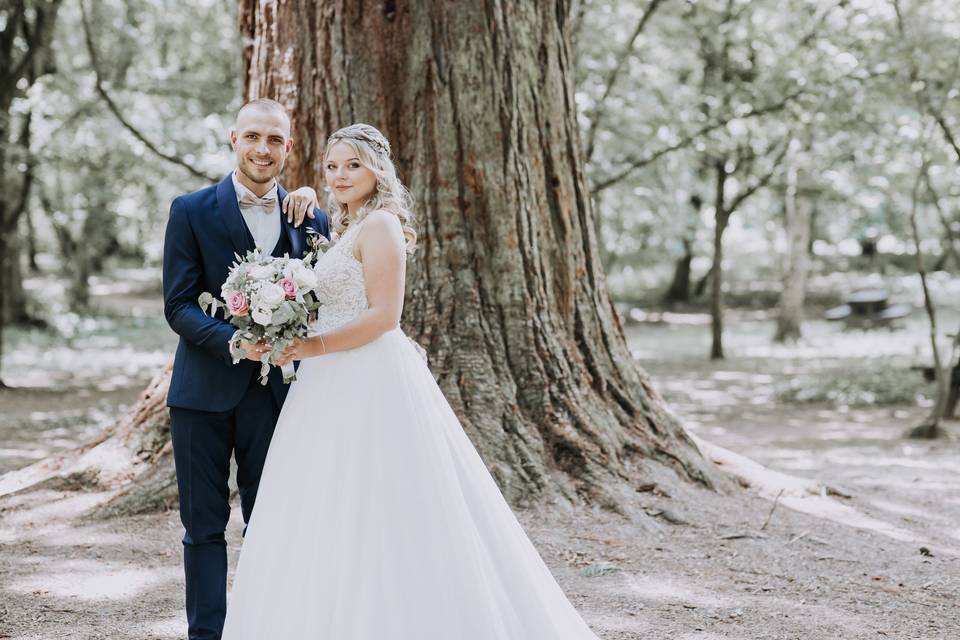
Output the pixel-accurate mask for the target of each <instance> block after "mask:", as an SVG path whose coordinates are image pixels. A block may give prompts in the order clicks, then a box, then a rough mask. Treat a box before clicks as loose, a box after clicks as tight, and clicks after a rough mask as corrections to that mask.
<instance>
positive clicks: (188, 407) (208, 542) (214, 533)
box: [163, 175, 329, 640]
mask: <svg viewBox="0 0 960 640" xmlns="http://www.w3.org/2000/svg"><path fill="white" fill-rule="evenodd" d="M278 196H279V199H280V201H281V202H282V201H283V198H284V197H286V192H285V191H284V190H283V188H282V187H280V188H278ZM314 215H315V216H316V218H315V219H314V220H310V219H309V218H308V219H307V220H306V221H305V222H304V224H303V225H302V226H301V227H300V228H299V229H298V228H295V227H294V226H293V225H291V224H288V223H287V221H286V216H283V215H281V220H282V221H281V225H282V226H283V229H282V232H281V234H280V241H279V242H278V243H277V246H276V247H275V248H274V250H273V255H275V256H282V255H284V254H289V255H290V256H291V257H295V258H299V257H302V256H303V254H304V253H306V250H307V248H308V243H307V237H306V227H308V226H309V227H312V228H313V229H314V230H316V231H317V232H319V233H321V234H323V235H324V236H327V237H329V228H328V221H327V216H326V214H325V213H323V212H322V211H319V210H315V211H314ZM253 248H254V242H253V237H252V236H251V235H250V232H249V230H248V229H247V225H246V223H245V222H244V220H243V216H242V215H241V214H240V207H239V205H238V204H237V195H236V191H235V190H234V187H233V179H232V177H231V176H230V175H228V176H227V177H226V178H224V179H223V180H222V181H221V182H220V183H219V184H217V185H214V186H211V187H207V188H206V189H201V190H200V191H195V192H194V193H191V194H187V195H183V196H180V197H178V198H177V199H176V200H174V201H173V204H172V205H171V206H170V219H169V221H168V222H167V231H166V237H165V238H164V247H163V299H164V315H165V316H166V318H167V322H168V323H169V324H170V327H171V328H172V329H173V330H174V331H175V332H176V333H177V334H179V336H180V344H179V345H178V346H177V355H176V358H175V360H174V364H173V377H172V378H171V381H170V390H169V392H168V395H167V406H168V407H170V431H171V435H172V438H173V453H174V460H175V462H176V467H177V486H178V489H179V492H180V519H181V521H182V522H183V526H184V530H185V532H184V536H183V544H184V571H185V576H186V598H187V602H186V607H187V621H188V624H189V628H190V631H189V637H190V639H191V640H219V638H220V634H221V631H222V629H223V620H224V616H225V614H226V588H227V587H226V585H227V551H226V541H225V539H224V531H225V529H226V526H227V521H228V520H229V518H230V493H229V489H228V487H227V481H228V479H229V475H230V456H231V454H235V456H236V459H237V467H238V469H237V485H238V487H239V489H240V507H241V512H242V514H243V520H244V522H247V521H249V518H250V513H251V512H252V510H253V504H254V501H255V500H256V494H257V487H258V485H259V482H260V473H261V471H262V470H263V462H264V460H265V459H266V455H267V449H268V447H269V445H270V438H271V437H272V435H273V429H274V426H275V425H276V422H277V417H278V416H279V414H280V407H281V406H282V405H283V401H284V399H285V398H286V395H287V390H288V388H289V386H288V385H286V384H284V383H283V380H282V376H281V373H280V371H279V369H278V368H277V367H271V370H270V379H269V384H267V385H266V386H263V385H261V384H260V381H259V376H258V375H257V373H258V371H259V369H260V364H259V363H255V362H252V361H250V360H241V361H240V362H239V363H237V364H233V360H232V358H231V356H230V347H229V340H230V338H231V337H232V336H233V333H234V331H235V330H236V328H235V327H234V326H233V325H231V324H230V323H229V322H227V321H226V320H224V319H223V318H222V313H221V314H218V316H217V317H210V316H209V315H207V314H206V313H205V312H204V311H203V310H202V309H201V308H200V305H199V303H198V302H197V299H198V298H199V297H200V294H201V293H203V292H204V291H208V292H210V293H212V294H214V295H215V296H218V297H219V295H220V287H221V286H222V285H223V283H224V281H225V280H226V279H227V274H228V272H229V270H230V266H231V265H232V264H233V262H234V261H235V256H234V254H235V253H237V254H239V255H241V256H243V255H245V254H246V252H247V251H250V250H252V249H253Z"/></svg>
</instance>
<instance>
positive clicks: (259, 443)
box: [170, 375, 280, 640]
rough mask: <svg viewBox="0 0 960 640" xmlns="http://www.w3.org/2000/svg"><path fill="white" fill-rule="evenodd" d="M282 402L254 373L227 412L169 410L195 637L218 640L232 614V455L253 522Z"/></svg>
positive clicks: (191, 627)
mask: <svg viewBox="0 0 960 640" xmlns="http://www.w3.org/2000/svg"><path fill="white" fill-rule="evenodd" d="M279 415H280V407H279V405H278V403H277V401H276V400H275V399H274V395H273V393H271V391H270V385H267V386H261V385H260V383H259V381H258V376H256V375H254V376H252V379H251V382H250V387H249V388H248V389H247V391H246V393H245V394H244V396H243V398H242V399H241V400H240V403H239V404H238V405H237V406H236V407H234V408H233V409H230V410H228V411H219V412H207V411H195V410H192V409H181V408H177V407H171V408H170V431H171V434H172V436H173V456H174V461H175V463H176V467H177V488H178V489H179V492H180V520H181V522H183V527H184V530H185V531H184V535H183V565H184V573H185V577H186V592H187V594H186V595H187V597H186V609H187V623H188V625H189V637H190V640H219V638H220V635H221V633H222V631H223V621H224V617H225V616H226V612H227V543H226V539H225V538H224V531H225V530H226V528H227V522H228V520H229V519H230V490H229V488H228V486H227V481H228V479H229V477H230V456H231V454H235V455H236V459H237V485H238V487H239V489H240V510H241V512H242V514H243V521H244V522H245V523H246V522H249V520H250V514H251V512H252V511H253V503H254V501H255V500H256V497H257V488H258V486H259V484H260V474H261V472H262V471H263V463H264V460H265V459H266V456H267V449H268V448H269V446H270V438H271V437H272V436H273V429H274V426H275V425H276V423H277V417H278V416H279Z"/></svg>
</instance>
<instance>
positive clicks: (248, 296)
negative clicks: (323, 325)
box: [198, 242, 320, 385]
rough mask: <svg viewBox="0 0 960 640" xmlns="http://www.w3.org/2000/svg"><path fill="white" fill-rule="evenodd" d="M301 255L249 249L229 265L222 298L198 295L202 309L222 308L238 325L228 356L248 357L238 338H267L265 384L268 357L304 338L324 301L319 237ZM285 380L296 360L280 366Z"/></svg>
mask: <svg viewBox="0 0 960 640" xmlns="http://www.w3.org/2000/svg"><path fill="white" fill-rule="evenodd" d="M311 246H312V248H313V250H312V251H310V253H308V254H307V255H306V256H304V258H303V259H297V258H289V257H283V258H275V257H272V256H269V255H264V254H263V253H262V252H261V251H260V250H259V249H258V250H255V251H250V252H248V253H247V255H246V256H245V257H243V258H241V257H240V256H239V255H236V262H234V263H233V266H232V267H231V268H230V273H229V275H228V276H227V280H226V282H224V283H223V287H222V288H221V289H220V296H221V298H222V299H217V298H215V297H214V296H213V295H212V294H210V293H207V292H204V293H202V294H201V295H200V299H199V301H198V302H199V303H200V308H202V309H204V310H206V309H207V308H208V307H209V309H210V310H209V314H210V315H211V316H212V315H214V314H216V312H217V309H218V308H220V307H222V308H223V309H224V317H225V318H226V319H227V320H228V321H229V322H230V324H232V325H233V326H235V327H237V331H236V332H235V333H234V334H233V337H232V338H231V339H230V355H231V356H233V363H234V364H237V363H238V362H240V360H241V359H242V358H243V357H244V355H245V354H244V352H243V350H241V349H240V348H239V346H238V344H237V343H238V342H239V340H241V339H243V340H246V341H248V342H259V341H261V340H262V341H263V342H264V343H266V345H267V346H269V347H270V351H269V353H265V354H263V357H262V358H261V360H260V383H261V384H264V385H265V384H267V374H268V373H269V372H270V361H271V360H274V359H276V358H278V357H279V356H280V354H281V353H283V350H284V349H285V348H287V346H289V345H290V344H292V343H293V339H294V338H306V337H307V334H308V332H309V325H308V321H309V319H310V316H311V314H313V313H314V312H315V311H316V310H317V308H318V307H319V306H320V303H319V302H318V301H317V296H316V294H315V293H314V289H315V288H316V286H317V276H316V274H315V273H314V271H313V266H314V263H315V261H316V258H317V257H319V254H320V246H319V243H317V242H311ZM282 371H283V381H284V382H292V381H293V380H295V379H296V376H295V373H294V369H293V363H289V364H287V365H285V366H284V367H283V368H282Z"/></svg>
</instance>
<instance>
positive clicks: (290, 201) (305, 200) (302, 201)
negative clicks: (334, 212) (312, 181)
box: [280, 187, 320, 227]
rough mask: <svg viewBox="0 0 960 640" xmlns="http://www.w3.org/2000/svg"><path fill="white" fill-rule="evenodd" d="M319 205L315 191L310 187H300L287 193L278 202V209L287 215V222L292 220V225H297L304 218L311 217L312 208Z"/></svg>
mask: <svg viewBox="0 0 960 640" xmlns="http://www.w3.org/2000/svg"><path fill="white" fill-rule="evenodd" d="M319 206H320V201H319V200H318V199H317V192H316V191H314V190H313V189H311V188H310V187H300V188H299V189H297V190H296V191H291V192H289V193H288V194H287V197H286V198H284V199H283V202H282V203H281V204H280V210H281V211H282V212H283V215H285V216H287V222H292V223H293V226H295V227H299V226H300V224H301V223H302V222H303V219H304V218H310V219H311V220H312V219H313V217H314V216H313V210H314V209H316V208H318V207H319Z"/></svg>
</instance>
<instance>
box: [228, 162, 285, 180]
mask: <svg viewBox="0 0 960 640" xmlns="http://www.w3.org/2000/svg"><path fill="white" fill-rule="evenodd" d="M283 165H284V162H282V161H281V162H278V163H276V165H274V168H276V171H271V172H269V173H270V175H269V176H268V177H266V178H260V177H258V176H255V175H253V173H252V172H250V171H248V167H247V165H246V163H244V162H243V161H240V162H239V163H237V169H239V170H240V173H242V174H243V175H244V176H245V177H246V178H247V179H248V180H250V182H253V183H254V184H270V183H271V182H273V181H274V180H276V179H277V178H279V176H280V174H281V173H282V172H283Z"/></svg>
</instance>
